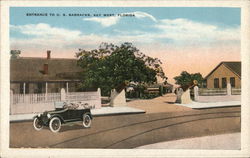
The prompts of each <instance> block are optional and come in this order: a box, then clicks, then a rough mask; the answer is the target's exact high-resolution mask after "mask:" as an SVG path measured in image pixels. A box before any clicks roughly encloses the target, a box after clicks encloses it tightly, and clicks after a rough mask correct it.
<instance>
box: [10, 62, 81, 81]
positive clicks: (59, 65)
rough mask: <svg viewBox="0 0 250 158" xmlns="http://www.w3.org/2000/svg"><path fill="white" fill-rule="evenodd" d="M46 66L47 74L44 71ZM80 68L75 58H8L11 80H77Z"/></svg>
mask: <svg viewBox="0 0 250 158" xmlns="http://www.w3.org/2000/svg"><path fill="white" fill-rule="evenodd" d="M44 65H47V66H48V74H45V72H44ZM81 71H82V68H81V67H79V66H77V59H60V58H53V59H46V58H28V57H22V58H17V59H11V60H10V81H11V82H43V81H79V80H80V72H81Z"/></svg>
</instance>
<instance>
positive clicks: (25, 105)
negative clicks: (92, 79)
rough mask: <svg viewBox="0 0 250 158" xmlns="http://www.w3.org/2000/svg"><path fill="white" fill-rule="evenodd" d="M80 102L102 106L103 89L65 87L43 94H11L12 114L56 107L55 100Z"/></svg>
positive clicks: (95, 106)
mask: <svg viewBox="0 0 250 158" xmlns="http://www.w3.org/2000/svg"><path fill="white" fill-rule="evenodd" d="M58 101H66V102H78V101H81V102H83V103H87V104H88V105H90V106H91V107H94V108H101V90H100V89H98V90H97V91H93V92H69V93H66V92H65V90H64V89H62V90H61V93H47V94H46V93H42V94H13V92H11V94H10V111H11V114H18V113H35V112H43V111H45V110H52V109H54V102H58Z"/></svg>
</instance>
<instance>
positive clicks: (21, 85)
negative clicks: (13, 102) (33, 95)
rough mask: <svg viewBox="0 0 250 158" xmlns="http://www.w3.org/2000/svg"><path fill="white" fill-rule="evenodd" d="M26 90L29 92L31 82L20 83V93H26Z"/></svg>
mask: <svg viewBox="0 0 250 158" xmlns="http://www.w3.org/2000/svg"><path fill="white" fill-rule="evenodd" d="M24 85H25V90H24ZM24 92H25V94H27V93H29V84H28V83H25V84H24V83H20V91H19V93H20V94H24Z"/></svg>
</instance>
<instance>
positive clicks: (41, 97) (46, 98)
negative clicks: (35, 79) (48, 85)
mask: <svg viewBox="0 0 250 158" xmlns="http://www.w3.org/2000/svg"><path fill="white" fill-rule="evenodd" d="M60 96H61V95H60V93H47V95H46V94H45V93H42V94H13V97H12V98H13V99H12V104H18V103H27V104H35V103H49V102H54V101H59V100H60Z"/></svg>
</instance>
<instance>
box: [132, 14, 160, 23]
mask: <svg viewBox="0 0 250 158" xmlns="http://www.w3.org/2000/svg"><path fill="white" fill-rule="evenodd" d="M132 14H134V15H135V17H136V18H150V19H151V20H153V21H154V22H157V19H156V18H155V17H154V16H153V15H151V14H148V13H145V12H139V11H136V12H132Z"/></svg>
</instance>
